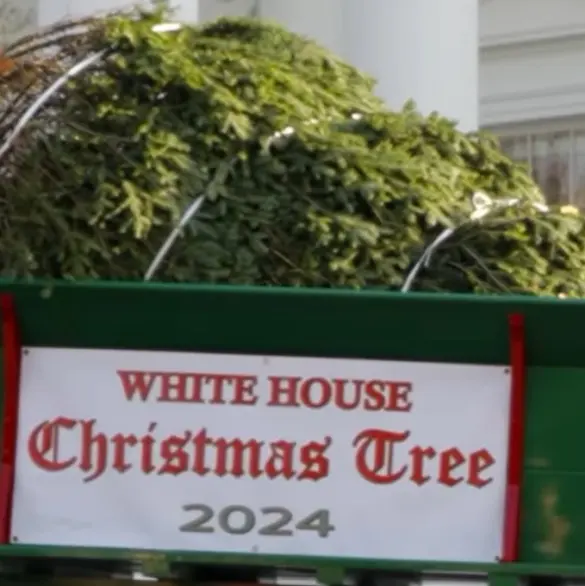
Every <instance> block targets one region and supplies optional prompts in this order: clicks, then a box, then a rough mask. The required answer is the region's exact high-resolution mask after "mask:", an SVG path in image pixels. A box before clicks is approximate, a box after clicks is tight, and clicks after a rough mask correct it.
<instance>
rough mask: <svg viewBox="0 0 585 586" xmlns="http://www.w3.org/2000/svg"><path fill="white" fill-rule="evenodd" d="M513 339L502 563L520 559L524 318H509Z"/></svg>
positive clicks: (524, 386) (511, 316) (524, 388)
mask: <svg viewBox="0 0 585 586" xmlns="http://www.w3.org/2000/svg"><path fill="white" fill-rule="evenodd" d="M508 324H509V336H510V421H509V427H508V429H509V431H508V433H509V436H508V474H507V479H506V497H505V498H506V500H505V508H504V529H503V539H502V556H501V558H500V561H502V562H515V561H517V559H518V541H519V536H520V535H519V533H520V490H521V486H522V463H523V462H522V461H523V458H524V419H525V394H526V339H525V335H524V316H523V315H520V314H517V313H514V314H512V315H510V316H509V318H508Z"/></svg>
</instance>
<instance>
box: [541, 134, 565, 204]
mask: <svg viewBox="0 0 585 586" xmlns="http://www.w3.org/2000/svg"><path fill="white" fill-rule="evenodd" d="M570 160H571V135H570V133H568V132H562V133H555V134H541V135H535V136H533V137H532V176H533V177H534V180H535V181H536V183H538V185H539V186H540V188H541V189H542V191H543V193H544V195H545V197H546V199H547V201H548V202H549V203H551V204H558V203H569V202H570V197H569V183H570V181H569V172H570V167H571V165H570Z"/></svg>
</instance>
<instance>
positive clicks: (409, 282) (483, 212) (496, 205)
mask: <svg viewBox="0 0 585 586" xmlns="http://www.w3.org/2000/svg"><path fill="white" fill-rule="evenodd" d="M471 203H472V205H473V212H471V214H470V215H469V217H468V218H467V219H466V220H465V221H463V222H461V224H459V225H458V226H456V227H454V228H445V230H443V231H442V232H441V233H440V234H439V235H438V236H437V237H436V238H435V239H434V240H433V241H432V242H431V243H430V244H429V245H428V246H427V247H426V248H425V249H424V250H423V253H422V254H421V256H420V258H419V259H418V260H417V261H416V263H415V265H414V266H413V267H412V269H411V270H410V272H409V273H408V275H407V277H406V279H405V281H404V284H403V285H402V288H401V289H400V291H401V292H402V293H408V292H409V291H410V290H411V289H412V286H413V284H414V282H415V280H416V278H417V276H418V274H419V272H420V270H421V269H422V268H423V267H425V268H427V267H428V266H429V265H430V263H431V260H432V257H433V255H434V253H435V252H436V250H437V248H439V246H441V244H443V242H445V241H446V240H448V239H449V238H450V237H451V236H453V234H455V232H457V230H459V229H460V228H462V227H463V226H466V225H468V224H470V223H472V222H479V221H480V220H482V219H484V218H485V217H486V216H488V215H490V214H491V213H493V212H494V211H497V210H501V209H503V208H509V207H514V206H517V205H518V204H520V203H521V200H520V199H519V198H517V197H515V198H506V199H495V200H494V199H492V198H491V197H490V196H489V195H486V194H485V193H483V192H480V191H478V192H476V193H474V194H473V197H472V198H471ZM532 206H533V207H534V209H536V210H538V211H539V212H542V213H544V214H545V213H547V212H548V211H549V208H548V206H546V205H545V204H543V203H539V202H534V203H533V204H532Z"/></svg>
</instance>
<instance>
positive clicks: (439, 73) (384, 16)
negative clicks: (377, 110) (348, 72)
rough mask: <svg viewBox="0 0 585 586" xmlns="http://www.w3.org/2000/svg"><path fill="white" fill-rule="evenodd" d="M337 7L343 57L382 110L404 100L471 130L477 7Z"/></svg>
mask: <svg viewBox="0 0 585 586" xmlns="http://www.w3.org/2000/svg"><path fill="white" fill-rule="evenodd" d="M269 1H270V0H269ZM297 2H298V0H296V2H295V1H293V0H290V3H291V4H296V3H297ZM318 2H319V0H314V3H315V4H317V3H318ZM338 2H339V4H338V5H339V6H340V7H343V8H342V10H343V27H344V28H343V38H344V51H343V55H344V57H345V58H346V59H347V60H348V61H349V62H351V63H353V64H354V65H356V66H357V67H359V68H361V69H362V70H364V71H366V72H367V73H370V74H371V75H373V76H374V77H375V78H376V79H377V80H378V86H377V91H378V94H379V95H380V96H381V97H382V98H384V99H385V100H386V102H387V103H388V105H389V106H390V107H392V108H400V107H401V106H402V105H403V104H404V102H406V101H407V100H408V99H410V98H412V99H414V100H415V101H416V102H417V105H418V107H419V109H420V110H421V111H422V112H423V113H425V114H428V113H430V112H432V111H434V110H437V111H438V112H440V113H441V114H443V115H444V116H447V117H449V118H453V119H455V120H458V121H459V127H460V128H461V129H462V130H465V131H468V130H475V129H477V127H478V108H479V96H478V68H479V30H478V20H479V14H478V10H479V8H478V0H338Z"/></svg>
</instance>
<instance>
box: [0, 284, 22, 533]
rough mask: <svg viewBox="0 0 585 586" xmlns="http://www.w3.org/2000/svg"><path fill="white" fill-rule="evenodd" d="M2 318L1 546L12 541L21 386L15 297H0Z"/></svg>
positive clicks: (4, 295) (19, 347) (5, 295)
mask: <svg viewBox="0 0 585 586" xmlns="http://www.w3.org/2000/svg"><path fill="white" fill-rule="evenodd" d="M0 311H1V315H2V358H3V371H4V410H3V420H2V458H1V460H0V543H9V542H10V524H11V517H12V495H13V490H14V466H15V460H16V429H17V425H18V395H19V387H20V359H21V345H20V336H19V332H18V324H17V321H16V312H15V308H14V299H13V297H12V295H9V294H6V293H2V294H0Z"/></svg>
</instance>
